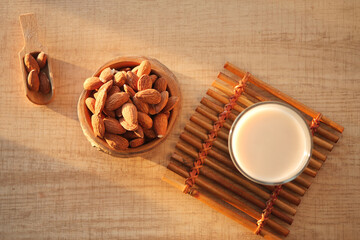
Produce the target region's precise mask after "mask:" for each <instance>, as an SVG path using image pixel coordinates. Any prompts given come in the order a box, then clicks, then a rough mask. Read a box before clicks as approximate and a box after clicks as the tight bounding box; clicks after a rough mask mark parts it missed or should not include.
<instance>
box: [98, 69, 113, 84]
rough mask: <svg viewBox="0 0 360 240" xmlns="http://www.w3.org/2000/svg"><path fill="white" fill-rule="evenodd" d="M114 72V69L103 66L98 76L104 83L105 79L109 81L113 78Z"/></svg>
mask: <svg viewBox="0 0 360 240" xmlns="http://www.w3.org/2000/svg"><path fill="white" fill-rule="evenodd" d="M114 73H115V70H114V69H111V68H109V67H107V68H105V69H104V70H102V71H101V73H100V76H99V78H100V81H102V82H103V83H106V82H107V81H110V80H111V79H113V77H114Z"/></svg>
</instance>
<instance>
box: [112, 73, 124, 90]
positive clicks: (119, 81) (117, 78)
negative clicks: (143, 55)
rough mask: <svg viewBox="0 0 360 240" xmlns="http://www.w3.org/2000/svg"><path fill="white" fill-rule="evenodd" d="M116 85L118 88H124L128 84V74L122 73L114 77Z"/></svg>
mask: <svg viewBox="0 0 360 240" xmlns="http://www.w3.org/2000/svg"><path fill="white" fill-rule="evenodd" d="M114 81H115V83H114V84H115V85H116V86H118V87H122V86H123V85H124V84H125V82H126V72H125V71H121V72H117V73H116V74H115V76H114Z"/></svg>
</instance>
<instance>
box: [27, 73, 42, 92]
mask: <svg viewBox="0 0 360 240" xmlns="http://www.w3.org/2000/svg"><path fill="white" fill-rule="evenodd" d="M27 83H28V87H29V89H30V90H31V91H35V92H37V91H39V85H40V81H39V76H38V72H37V71H36V70H35V69H33V70H31V71H30V73H29V75H28V77H27Z"/></svg>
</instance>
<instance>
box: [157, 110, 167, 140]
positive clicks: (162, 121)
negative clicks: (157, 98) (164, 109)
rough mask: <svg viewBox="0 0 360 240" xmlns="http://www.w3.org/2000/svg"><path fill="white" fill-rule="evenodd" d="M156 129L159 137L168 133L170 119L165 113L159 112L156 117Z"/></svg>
mask: <svg viewBox="0 0 360 240" xmlns="http://www.w3.org/2000/svg"><path fill="white" fill-rule="evenodd" d="M153 121H154V123H153V125H154V130H155V133H156V135H157V137H158V138H162V137H164V136H165V134H166V130H167V125H168V119H167V116H166V115H165V114H163V113H159V114H158V115H156V116H155V117H154V120H153Z"/></svg>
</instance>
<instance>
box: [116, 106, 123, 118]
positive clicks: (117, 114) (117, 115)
mask: <svg viewBox="0 0 360 240" xmlns="http://www.w3.org/2000/svg"><path fill="white" fill-rule="evenodd" d="M115 115H116V117H118V118H121V117H122V113H121V107H120V108H118V109H116V110H115Z"/></svg>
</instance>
